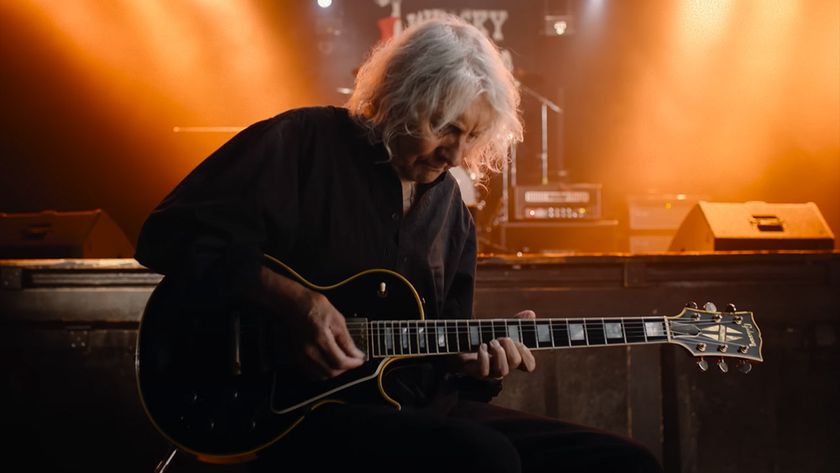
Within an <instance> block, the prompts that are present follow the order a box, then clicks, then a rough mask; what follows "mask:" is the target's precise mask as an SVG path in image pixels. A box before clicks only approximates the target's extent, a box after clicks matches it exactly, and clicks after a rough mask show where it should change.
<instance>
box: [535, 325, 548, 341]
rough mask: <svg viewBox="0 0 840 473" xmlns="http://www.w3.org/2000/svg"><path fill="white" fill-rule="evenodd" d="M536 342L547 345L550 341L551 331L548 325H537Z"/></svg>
mask: <svg viewBox="0 0 840 473" xmlns="http://www.w3.org/2000/svg"><path fill="white" fill-rule="evenodd" d="M537 340H539V341H540V343H548V342H550V341H551V329H550V328H549V325H548V324H537Z"/></svg>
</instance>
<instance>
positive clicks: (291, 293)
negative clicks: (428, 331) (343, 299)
mask: <svg viewBox="0 0 840 473" xmlns="http://www.w3.org/2000/svg"><path fill="white" fill-rule="evenodd" d="M254 297H255V298H256V300H257V302H258V303H259V304H261V305H262V306H264V307H266V308H268V309H269V310H271V311H272V312H274V313H275V314H276V315H277V316H278V317H281V318H282V322H283V325H284V326H285V327H286V328H287V330H288V334H287V337H286V340H287V342H288V344H287V348H288V349H289V350H288V352H287V353H288V355H289V358H290V361H292V362H293V363H295V364H296V365H297V367H298V369H299V370H300V372H301V373H302V374H304V375H305V376H307V377H309V378H311V379H316V380H322V379H327V378H333V377H335V376H338V375H340V374H341V373H344V372H345V371H347V370H349V369H352V368H358V367H359V366H361V365H362V364H363V363H364V361H365V354H364V353H363V352H362V351H361V350H359V349H358V348H356V345H355V344H354V343H353V338H352V337H351V336H350V331H349V330H348V328H347V324H346V322H345V320H344V316H343V315H341V313H340V312H338V310H337V309H336V308H335V307H334V306H333V305H332V304H331V303H330V301H329V300H328V299H327V297H326V296H324V295H323V294H321V293H319V292H316V291H313V290H310V289H308V288H306V287H304V286H303V285H301V284H300V283H298V282H297V281H294V280H292V279H289V278H287V277H285V276H283V275H280V274H278V273H276V272H274V271H272V270H271V269H269V268H266V267H263V268H262V269H261V272H260V288H259V290H258V292H257V293H256V294H254Z"/></svg>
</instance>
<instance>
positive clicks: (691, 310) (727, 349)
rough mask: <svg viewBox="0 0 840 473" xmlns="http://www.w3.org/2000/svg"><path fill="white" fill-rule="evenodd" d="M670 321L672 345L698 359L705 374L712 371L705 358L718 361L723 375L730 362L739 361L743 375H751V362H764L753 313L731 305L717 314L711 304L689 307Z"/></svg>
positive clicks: (691, 304) (758, 331) (670, 318)
mask: <svg viewBox="0 0 840 473" xmlns="http://www.w3.org/2000/svg"><path fill="white" fill-rule="evenodd" d="M667 320H668V327H669V331H670V334H671V336H670V340H669V341H670V342H671V343H675V344H677V345H682V346H683V347H684V348H685V349H686V350H688V351H689V352H690V353H691V354H692V355H694V356H695V357H699V360H698V361H697V364H698V365H699V366H700V369H702V370H703V371H706V370H707V369H708V368H709V365H708V362H707V361H706V359H705V358H706V357H711V358H715V359H716V363H717V366H718V368H720V370H721V371H723V372H724V373H725V372H727V371H729V365H728V364H727V362H726V359H727V358H732V359H736V360H738V369H739V370H740V371H741V372H743V373H748V372H749V371H750V369H751V367H752V365H751V364H750V362H761V361H764V358H763V357H762V355H761V345H762V341H761V331H760V330H759V328H758V325H756V323H755V320H754V319H753V314H752V312H746V311H738V310H736V309H735V306H734V305H732V304H729V305H728V306H727V307H726V309H725V310H723V311H718V310H717V308H716V307H715V305H714V304H712V303H711V302H707V303H706V304H705V305H704V306H703V309H699V308H697V304H693V303H689V304H688V305H687V306H686V307H685V308H684V309H683V311H682V312H680V313H679V314H678V315H676V316H674V317H668V318H667Z"/></svg>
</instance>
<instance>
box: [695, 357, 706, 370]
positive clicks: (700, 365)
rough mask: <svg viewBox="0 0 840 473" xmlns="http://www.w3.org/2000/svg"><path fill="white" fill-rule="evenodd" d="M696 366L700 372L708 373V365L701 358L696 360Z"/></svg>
mask: <svg viewBox="0 0 840 473" xmlns="http://www.w3.org/2000/svg"><path fill="white" fill-rule="evenodd" d="M697 366H699V367H700V371H709V363H708V362H707V361H706V359H705V358H703V357H701V358H700V359H699V360H697Z"/></svg>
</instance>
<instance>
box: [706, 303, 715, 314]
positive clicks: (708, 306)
mask: <svg viewBox="0 0 840 473" xmlns="http://www.w3.org/2000/svg"><path fill="white" fill-rule="evenodd" d="M703 310H705V311H707V312H717V306H716V305H715V304H714V302H706V303H705V304H703Z"/></svg>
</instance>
